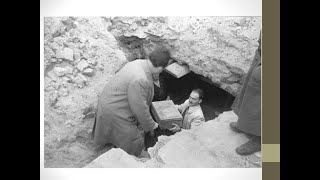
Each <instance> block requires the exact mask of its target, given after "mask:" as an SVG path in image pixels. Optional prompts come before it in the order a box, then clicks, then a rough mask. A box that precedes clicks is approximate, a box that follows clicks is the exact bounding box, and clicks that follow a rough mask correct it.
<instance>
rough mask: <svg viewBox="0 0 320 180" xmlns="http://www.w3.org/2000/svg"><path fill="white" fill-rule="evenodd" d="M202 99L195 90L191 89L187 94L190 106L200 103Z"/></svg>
mask: <svg viewBox="0 0 320 180" xmlns="http://www.w3.org/2000/svg"><path fill="white" fill-rule="evenodd" d="M201 101H202V99H200V98H199V94H198V93H197V92H194V91H192V92H191V94H190V96H189V103H190V106H196V105H198V104H200V103H201Z"/></svg>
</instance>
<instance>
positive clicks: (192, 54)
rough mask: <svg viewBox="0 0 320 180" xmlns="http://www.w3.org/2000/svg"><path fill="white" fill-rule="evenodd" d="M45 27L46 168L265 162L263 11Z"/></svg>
mask: <svg viewBox="0 0 320 180" xmlns="http://www.w3.org/2000/svg"><path fill="white" fill-rule="evenodd" d="M109 8H110V7H109ZM42 23H43V57H44V58H43V74H44V78H43V80H44V91H43V99H44V103H43V109H44V117H43V122H44V128H43V133H44V136H43V140H44V144H43V148H44V149H43V152H44V155H43V159H44V160H43V163H44V168H262V160H261V159H262V157H261V140H262V137H261V136H262V134H261V129H262V128H261V124H262V118H261V103H262V100H261V87H262V73H261V71H262V66H263V63H262V58H261V54H262V51H263V48H262V46H261V42H262V41H263V38H262V34H263V31H262V16H166V15H163V16H151V15H150V16H120V15H119V16H118V15H115V16H44V17H43V22H42Z"/></svg>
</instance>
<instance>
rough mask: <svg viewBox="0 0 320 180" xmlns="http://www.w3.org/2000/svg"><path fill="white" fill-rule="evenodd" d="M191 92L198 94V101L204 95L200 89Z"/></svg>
mask: <svg viewBox="0 0 320 180" xmlns="http://www.w3.org/2000/svg"><path fill="white" fill-rule="evenodd" d="M192 92H196V93H198V94H199V99H203V97H204V94H203V90H202V89H200V88H197V89H194V90H192Z"/></svg>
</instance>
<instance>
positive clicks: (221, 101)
mask: <svg viewBox="0 0 320 180" xmlns="http://www.w3.org/2000/svg"><path fill="white" fill-rule="evenodd" d="M159 77H160V86H161V87H162V88H163V89H162V91H163V92H165V93H164V95H159V92H158V93H157V92H155V98H154V100H153V101H159V100H165V99H166V97H167V96H170V99H171V100H172V101H173V102H174V104H182V103H184V102H185V100H187V99H188V98H189V95H190V93H191V91H192V90H193V89H194V88H201V89H202V90H203V91H204V98H203V100H202V103H201V104H200V106H201V108H202V111H203V115H204V118H205V121H209V120H213V119H214V118H216V117H217V116H218V115H219V114H221V113H223V112H224V111H230V110H231V105H232V103H233V101H234V99H235V97H234V96H232V95H231V94H229V93H228V92H226V91H225V90H223V89H221V88H219V87H217V86H215V85H213V84H211V83H209V82H210V81H209V80H208V82H207V81H205V80H204V79H205V78H204V77H203V76H201V75H198V74H195V73H194V72H192V71H191V72H189V73H188V74H186V75H184V76H182V77H180V78H176V77H174V76H172V75H171V74H169V73H167V72H166V71H163V72H162V73H160V76H159ZM160 91H161V90H160ZM151 115H152V113H151ZM152 117H153V119H155V118H154V116H153V115H152ZM173 134H174V133H173V132H171V131H170V130H167V129H165V130H160V131H159V132H157V133H156V132H155V136H151V135H150V134H149V133H147V134H146V135H145V137H144V138H145V139H144V143H145V150H147V149H148V148H149V147H153V146H154V145H155V144H156V142H157V141H158V137H159V136H161V135H165V136H171V135H173Z"/></svg>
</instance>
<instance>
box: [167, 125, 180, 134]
mask: <svg viewBox="0 0 320 180" xmlns="http://www.w3.org/2000/svg"><path fill="white" fill-rule="evenodd" d="M172 124H173V125H174V127H173V128H171V129H169V130H170V131H172V132H178V131H180V130H181V128H180V127H179V126H178V125H177V124H175V123H172Z"/></svg>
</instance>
